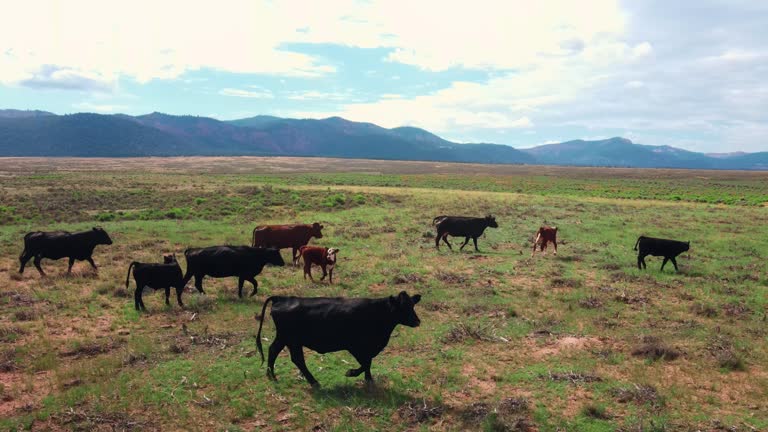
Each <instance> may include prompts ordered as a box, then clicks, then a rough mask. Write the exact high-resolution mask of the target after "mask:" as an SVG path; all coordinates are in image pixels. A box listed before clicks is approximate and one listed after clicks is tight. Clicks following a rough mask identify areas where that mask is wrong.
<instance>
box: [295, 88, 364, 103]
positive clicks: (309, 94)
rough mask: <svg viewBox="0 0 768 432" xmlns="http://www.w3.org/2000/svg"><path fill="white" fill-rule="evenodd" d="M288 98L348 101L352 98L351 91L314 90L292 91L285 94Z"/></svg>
mask: <svg viewBox="0 0 768 432" xmlns="http://www.w3.org/2000/svg"><path fill="white" fill-rule="evenodd" d="M287 98H288V99H290V100H302V101H303V100H323V101H348V100H351V99H353V95H352V93H351V92H321V91H316V90H308V91H300V92H292V93H290V94H289V95H288V96H287Z"/></svg>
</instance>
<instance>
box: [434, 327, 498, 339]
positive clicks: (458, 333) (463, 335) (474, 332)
mask: <svg viewBox="0 0 768 432" xmlns="http://www.w3.org/2000/svg"><path fill="white" fill-rule="evenodd" d="M492 330H493V329H492V328H491V326H490V325H487V324H486V325H483V324H467V323H458V324H456V325H455V326H453V327H451V328H450V329H449V330H448V333H446V334H445V336H443V337H442V341H443V342H444V343H460V342H464V341H465V340H467V339H472V340H476V341H482V342H492V341H495V340H497V339H498V338H497V337H495V336H494V335H493V333H492Z"/></svg>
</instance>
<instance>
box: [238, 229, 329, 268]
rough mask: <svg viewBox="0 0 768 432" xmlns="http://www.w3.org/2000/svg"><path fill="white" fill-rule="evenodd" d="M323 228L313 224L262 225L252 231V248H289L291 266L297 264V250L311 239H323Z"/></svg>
mask: <svg viewBox="0 0 768 432" xmlns="http://www.w3.org/2000/svg"><path fill="white" fill-rule="evenodd" d="M322 229H323V226H322V225H320V224H319V223H317V222H315V223H313V224H312V225H307V224H297V225H262V226H257V227H256V228H254V229H253V243H252V245H253V247H259V248H276V249H286V248H291V249H293V251H292V258H293V265H298V264H299V254H298V252H299V248H300V247H302V246H306V245H307V243H309V240H310V239H311V238H312V237H315V238H323V233H322V232H321V230H322Z"/></svg>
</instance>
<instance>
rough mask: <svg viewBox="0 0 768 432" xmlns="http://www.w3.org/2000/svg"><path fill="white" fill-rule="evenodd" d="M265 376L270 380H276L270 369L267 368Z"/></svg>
mask: <svg viewBox="0 0 768 432" xmlns="http://www.w3.org/2000/svg"><path fill="white" fill-rule="evenodd" d="M267 378H269V380H270V381H277V377H276V376H275V373H274V372H273V371H272V370H271V369H267Z"/></svg>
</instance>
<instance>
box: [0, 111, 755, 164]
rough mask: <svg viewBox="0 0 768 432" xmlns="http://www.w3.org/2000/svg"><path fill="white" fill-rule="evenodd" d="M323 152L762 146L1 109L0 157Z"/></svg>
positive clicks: (730, 159) (548, 154) (747, 157)
mask: <svg viewBox="0 0 768 432" xmlns="http://www.w3.org/2000/svg"><path fill="white" fill-rule="evenodd" d="M251 155H253V156H256V155H258V156H324V157H340V158H361V159H391V160H395V159H400V160H425V161H446V162H476V163H502V164H545V165H580V166H610V167H638V168H712V169H749V170H764V169H768V152H762V153H742V152H738V153H718V154H704V153H695V152H690V151H686V150H682V149H678V148H674V147H669V146H650V145H641V144H635V143H633V142H631V141H629V140H628V139H624V138H611V139H606V140H599V141H583V140H576V141H568V142H563V143H560V144H548V145H542V146H538V147H533V148H529V149H522V150H518V149H514V148H512V147H510V146H507V145H500V144H485V143H478V144H458V143H454V142H451V141H448V140H445V139H443V138H440V137H439V136H437V135H434V134H432V133H430V132H428V131H426V130H423V129H419V128H415V127H398V128H393V129H386V128H383V127H380V126H377V125H375V124H372V123H359V122H352V121H348V120H345V119H343V118H340V117H331V118H327V119H322V120H312V119H289V118H280V117H272V116H256V117H250V118H244V119H239V120H231V121H220V120H216V119H213V118H208V117H196V116H174V115H168V114H161V113H152V114H147V115H142V116H129V115H125V114H115V115H102V114H90V113H80V114H70V115H56V114H53V113H49V112H46V111H21V110H0V156H77V157H128V156H251Z"/></svg>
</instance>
